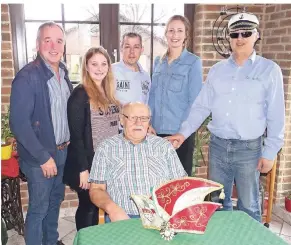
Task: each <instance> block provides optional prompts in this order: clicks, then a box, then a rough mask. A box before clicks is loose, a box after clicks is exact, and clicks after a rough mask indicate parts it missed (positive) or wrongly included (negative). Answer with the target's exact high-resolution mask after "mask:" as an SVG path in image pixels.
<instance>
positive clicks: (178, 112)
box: [149, 49, 203, 134]
mask: <svg viewBox="0 0 291 245" xmlns="http://www.w3.org/2000/svg"><path fill="white" fill-rule="evenodd" d="M202 81H203V78H202V63H201V59H200V58H199V57H198V56H196V55H194V54H192V53H190V52H188V51H187V49H184V50H183V52H182V53H181V55H180V57H179V58H177V59H175V60H174V61H173V62H172V63H170V64H168V57H167V56H166V57H165V58H163V59H160V57H157V58H156V60H155V66H154V73H153V76H152V87H151V90H150V98H149V106H150V108H151V111H152V125H153V127H154V129H155V130H156V132H157V133H158V134H175V133H177V132H178V131H179V129H180V126H181V124H182V122H183V121H184V120H186V118H187V117H188V115H189V112H190V108H191V105H192V103H193V101H194V100H195V99H196V97H197V95H198V94H199V92H200V90H201V87H202Z"/></svg>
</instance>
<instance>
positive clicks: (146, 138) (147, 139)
mask: <svg viewBox="0 0 291 245" xmlns="http://www.w3.org/2000/svg"><path fill="white" fill-rule="evenodd" d="M120 135H121V138H122V140H123V141H124V142H126V143H128V144H131V145H133V146H136V145H140V144H146V143H148V141H149V137H148V135H146V137H145V138H144V140H143V141H142V142H140V143H139V144H133V143H132V142H131V141H130V140H128V139H127V138H125V137H124V132H123V133H121V134H120Z"/></svg>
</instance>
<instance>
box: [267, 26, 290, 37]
mask: <svg viewBox="0 0 291 245" xmlns="http://www.w3.org/2000/svg"><path fill="white" fill-rule="evenodd" d="M271 32H272V35H274V36H277V35H278V36H281V35H284V34H286V33H287V28H276V29H273V30H271Z"/></svg>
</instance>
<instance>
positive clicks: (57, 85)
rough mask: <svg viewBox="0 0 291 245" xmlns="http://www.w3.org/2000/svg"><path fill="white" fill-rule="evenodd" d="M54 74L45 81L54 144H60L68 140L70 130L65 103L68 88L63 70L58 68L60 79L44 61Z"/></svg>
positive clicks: (68, 92)
mask: <svg viewBox="0 0 291 245" xmlns="http://www.w3.org/2000/svg"><path fill="white" fill-rule="evenodd" d="M45 64H46V66H47V67H48V68H49V69H50V70H51V72H52V73H53V74H54V76H53V77H52V78H51V79H50V80H49V81H48V82H47V84H48V88H49V96H50V102H51V115H52V123H53V128H54V134H55V139H56V144H57V145H59V144H62V143H64V142H67V141H69V140H70V130H69V125H68V117H67V103H68V99H69V97H70V94H71V92H70V89H69V87H68V84H67V82H66V80H65V71H64V70H63V69H61V68H59V75H60V81H59V80H58V79H57V74H56V72H55V71H54V69H53V68H52V67H51V66H50V65H49V64H48V63H47V62H45Z"/></svg>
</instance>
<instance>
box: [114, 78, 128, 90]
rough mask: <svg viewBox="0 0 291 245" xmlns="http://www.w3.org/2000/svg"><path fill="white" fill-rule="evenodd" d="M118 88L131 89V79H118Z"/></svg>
mask: <svg viewBox="0 0 291 245" xmlns="http://www.w3.org/2000/svg"><path fill="white" fill-rule="evenodd" d="M116 89H130V81H129V80H118V81H117V88H116Z"/></svg>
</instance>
